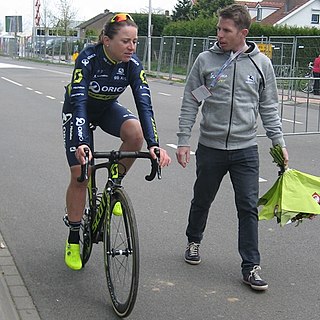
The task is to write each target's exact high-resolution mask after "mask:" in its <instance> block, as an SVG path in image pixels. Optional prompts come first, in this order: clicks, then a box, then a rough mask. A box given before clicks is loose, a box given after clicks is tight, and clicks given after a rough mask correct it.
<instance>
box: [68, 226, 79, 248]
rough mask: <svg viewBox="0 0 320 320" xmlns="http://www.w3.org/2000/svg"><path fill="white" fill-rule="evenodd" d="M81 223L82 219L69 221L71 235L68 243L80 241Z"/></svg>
mask: <svg viewBox="0 0 320 320" xmlns="http://www.w3.org/2000/svg"><path fill="white" fill-rule="evenodd" d="M80 225H81V221H78V222H71V221H69V237H68V243H69V244H70V243H73V244H78V243H79V241H80Z"/></svg>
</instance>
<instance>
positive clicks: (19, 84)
mask: <svg viewBox="0 0 320 320" xmlns="http://www.w3.org/2000/svg"><path fill="white" fill-rule="evenodd" d="M1 79H3V80H5V81H8V82H10V83H13V84H15V85H17V86H19V87H22V86H23V85H22V84H21V83H18V82H15V81H13V80H10V79H8V78H5V77H1Z"/></svg>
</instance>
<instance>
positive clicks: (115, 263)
mask: <svg viewBox="0 0 320 320" xmlns="http://www.w3.org/2000/svg"><path fill="white" fill-rule="evenodd" d="M116 203H117V206H119V205H118V204H119V203H120V204H121V211H120V212H119V208H118V210H117V212H115V210H114V206H115V204H116ZM113 212H114V213H113ZM103 242H104V262H105V271H106V277H107V284H108V290H109V292H110V297H111V300H112V305H113V309H114V311H115V312H116V314H117V315H118V316H120V317H127V316H128V315H129V314H130V313H131V311H132V309H133V307H134V304H135V301H136V297H137V293H138V284H139V239H138V229H137V223H136V219H135V215H134V210H133V207H132V204H131V201H130V199H129V197H128V195H127V193H126V192H125V190H123V188H118V189H116V190H115V191H114V194H113V195H112V201H111V210H110V213H109V214H108V216H107V217H106V219H105V227H104V239H103Z"/></svg>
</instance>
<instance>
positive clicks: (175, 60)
mask: <svg viewBox="0 0 320 320" xmlns="http://www.w3.org/2000/svg"><path fill="white" fill-rule="evenodd" d="M248 39H249V40H252V41H254V42H256V43H258V44H259V45H260V47H259V48H260V50H262V51H263V50H265V49H266V48H267V49H268V51H267V52H265V53H266V54H267V55H268V56H269V57H270V58H271V61H272V63H273V66H274V70H275V73H276V76H277V81H278V90H279V97H280V107H279V108H280V109H279V112H280V115H281V118H282V119H283V123H284V127H285V132H286V134H307V133H319V132H320V100H319V97H320V96H315V95H314V94H313V91H312V90H309V89H308V90H304V89H305V87H306V85H307V84H308V83H311V81H314V80H315V79H313V78H310V76H308V77H307V78H305V74H306V73H307V71H308V64H309V62H310V61H313V60H314V58H315V56H316V55H318V54H319V53H320V52H319V51H320V37H316V36H309V37H301V36H295V37H269V38H268V37H263V36H261V37H255V38H250V37H248ZM148 40H149V39H148V37H139V41H138V45H137V55H138V56H139V58H140V59H141V60H142V62H143V64H144V66H145V67H146V66H148V68H149V66H150V70H148V73H149V74H150V75H153V76H155V77H159V78H160V77H161V78H166V79H169V80H178V81H182V82H183V81H185V80H186V77H187V76H188V74H189V72H190V69H191V67H192V65H193V63H194V61H195V59H196V57H197V56H198V54H199V53H200V52H202V51H204V50H206V49H208V48H209V47H211V46H212V45H213V43H214V41H215V38H214V37H207V38H198V37H177V36H176V37H169V36H164V37H152V38H151V54H150V55H148V47H149V41H148ZM88 43H91V41H90V39H83V40H77V39H74V38H49V39H48V38H41V37H37V39H35V41H32V39H30V38H14V37H9V38H5V37H0V54H5V55H10V56H12V57H21V58H32V59H41V60H46V61H49V62H53V63H55V62H56V63H67V64H72V63H74V61H73V60H74V59H75V58H76V55H75V53H77V52H79V51H80V50H82V49H83V48H84V47H85V46H86V45H88ZM149 56H150V60H148V59H149ZM304 91H305V92H304Z"/></svg>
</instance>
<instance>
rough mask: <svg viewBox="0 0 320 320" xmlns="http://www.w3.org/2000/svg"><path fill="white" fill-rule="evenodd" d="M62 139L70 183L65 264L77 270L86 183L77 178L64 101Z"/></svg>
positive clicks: (67, 107)
mask: <svg viewBox="0 0 320 320" xmlns="http://www.w3.org/2000/svg"><path fill="white" fill-rule="evenodd" d="M62 112H63V113H62V127H63V137H64V144H65V149H66V155H67V160H68V164H69V166H70V173H71V178H70V183H69V185H68V188H67V192H66V211H67V216H66V220H65V222H66V223H67V225H68V226H69V236H68V239H67V241H66V248H65V262H66V264H67V266H68V267H70V268H71V269H74V270H79V269H81V267H82V263H81V258H80V245H79V239H80V236H79V232H80V224H81V218H82V215H83V211H84V206H85V201H86V182H83V183H79V182H78V181H77V177H78V176H79V175H80V165H79V163H78V160H77V159H76V157H75V150H76V147H75V145H76V144H75V142H74V139H73V138H74V137H73V134H72V132H73V130H72V128H71V126H72V122H73V121H72V117H73V114H72V108H71V105H70V103H69V102H68V100H67V99H66V101H65V103H64V105H63V110H62Z"/></svg>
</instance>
